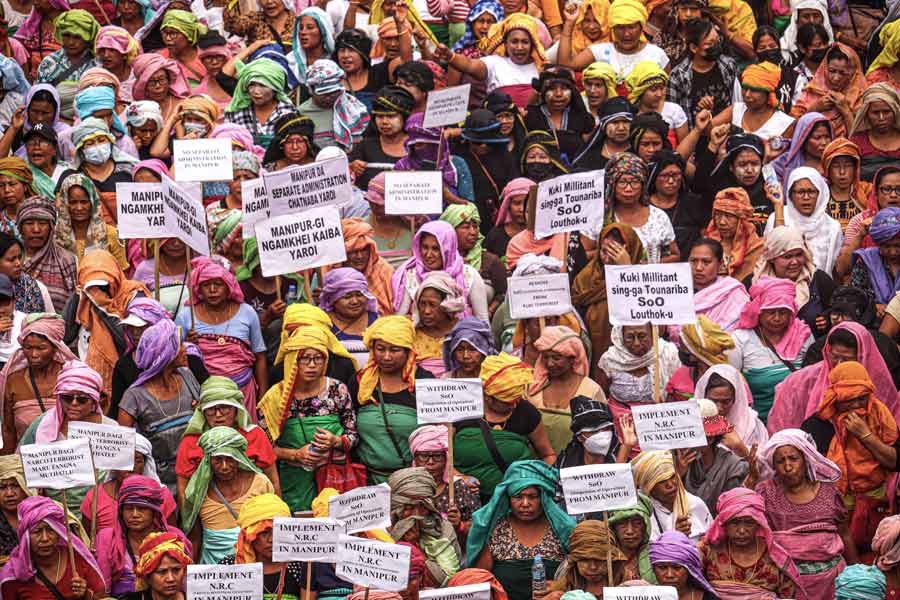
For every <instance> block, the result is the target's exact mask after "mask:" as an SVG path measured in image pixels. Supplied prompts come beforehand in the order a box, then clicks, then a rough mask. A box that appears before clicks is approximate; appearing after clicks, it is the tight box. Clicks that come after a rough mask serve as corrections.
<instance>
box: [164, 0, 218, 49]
mask: <svg viewBox="0 0 900 600" xmlns="http://www.w3.org/2000/svg"><path fill="white" fill-rule="evenodd" d="M159 28H160V29H174V30H175V31H178V32H180V33H183V34H184V37H186V38H187V39H188V41H189V42H190V43H191V46H194V45H196V44H197V38H199V37H200V36H201V35H206V33H207V32H208V31H209V29H207V27H206V25H204V24H203V23H201V22H200V20H199V19H198V18H197V16H196V15H195V14H194V13H192V12H188V11H186V10H178V9H173V10H169V11H166V15H165V16H164V17H163V20H162V25H160V27H159Z"/></svg>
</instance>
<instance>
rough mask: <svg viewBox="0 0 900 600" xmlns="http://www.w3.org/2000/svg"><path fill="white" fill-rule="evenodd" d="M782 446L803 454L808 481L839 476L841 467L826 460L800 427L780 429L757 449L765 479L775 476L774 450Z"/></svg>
mask: <svg viewBox="0 0 900 600" xmlns="http://www.w3.org/2000/svg"><path fill="white" fill-rule="evenodd" d="M782 446H793V447H794V448H796V449H797V450H799V451H800V453H801V454H803V459H804V460H805V461H806V475H807V476H808V477H809V480H810V481H824V482H826V483H834V482H835V481H837V480H838V479H840V478H841V469H840V467H838V466H837V465H836V464H834V463H833V462H832V461H830V460H828V459H827V458H825V457H824V456H822V454H821V453H819V451H818V450H816V445H815V443H814V442H813V441H812V438H811V437H810V435H809V434H808V433H806V432H805V431H803V430H802V429H782V430H781V431H779V432H777V433H776V434H774V435H773V436H772V437H770V438H769V441H768V442H766V445H765V446H763V447H762V448H760V449H759V454H757V461H758V462H759V463H760V464H759V466H760V471H761V472H762V475H763V477H764V478H766V479H771V478H772V477H774V476H775V465H774V456H775V451H776V450H778V449H779V448H781V447H782Z"/></svg>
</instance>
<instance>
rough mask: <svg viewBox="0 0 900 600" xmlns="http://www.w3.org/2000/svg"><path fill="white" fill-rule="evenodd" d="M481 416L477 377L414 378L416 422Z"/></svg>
mask: <svg viewBox="0 0 900 600" xmlns="http://www.w3.org/2000/svg"><path fill="white" fill-rule="evenodd" d="M482 416H484V396H483V395H482V393H481V380H480V379H416V418H417V420H418V421H419V423H456V422H457V421H463V420H465V419H480V418H481V417H482Z"/></svg>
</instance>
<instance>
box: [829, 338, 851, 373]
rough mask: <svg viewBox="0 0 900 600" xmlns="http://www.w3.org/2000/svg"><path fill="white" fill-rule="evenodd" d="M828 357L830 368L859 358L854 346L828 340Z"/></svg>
mask: <svg viewBox="0 0 900 600" xmlns="http://www.w3.org/2000/svg"><path fill="white" fill-rule="evenodd" d="M828 359H829V360H830V361H831V366H832V368H834V367H836V366H838V365H839V364H841V363H845V362H850V361H856V360H859V352H858V351H857V349H856V348H854V347H851V346H845V345H843V344H836V343H834V342H829V343H828Z"/></svg>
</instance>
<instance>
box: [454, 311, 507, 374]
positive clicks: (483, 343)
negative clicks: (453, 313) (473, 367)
mask: <svg viewBox="0 0 900 600" xmlns="http://www.w3.org/2000/svg"><path fill="white" fill-rule="evenodd" d="M460 342H468V343H470V344H472V346H473V347H474V348H475V349H476V350H478V351H479V352H480V353H481V354H483V355H484V356H493V355H494V354H497V349H496V348H495V347H494V334H493V333H491V326H490V325H488V324H487V323H485V322H484V321H482V320H481V319H478V318H476V317H466V318H465V319H463V320H462V321H460V322H459V323H457V324H456V325H455V326H454V327H453V330H452V331H450V335H448V336H447V339H445V340H444V367H445V368H446V369H447V370H448V371H453V370H456V369H458V368H459V363H458V362H456V359H455V358H453V351H454V350H456V347H457V346H459V343H460Z"/></svg>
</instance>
